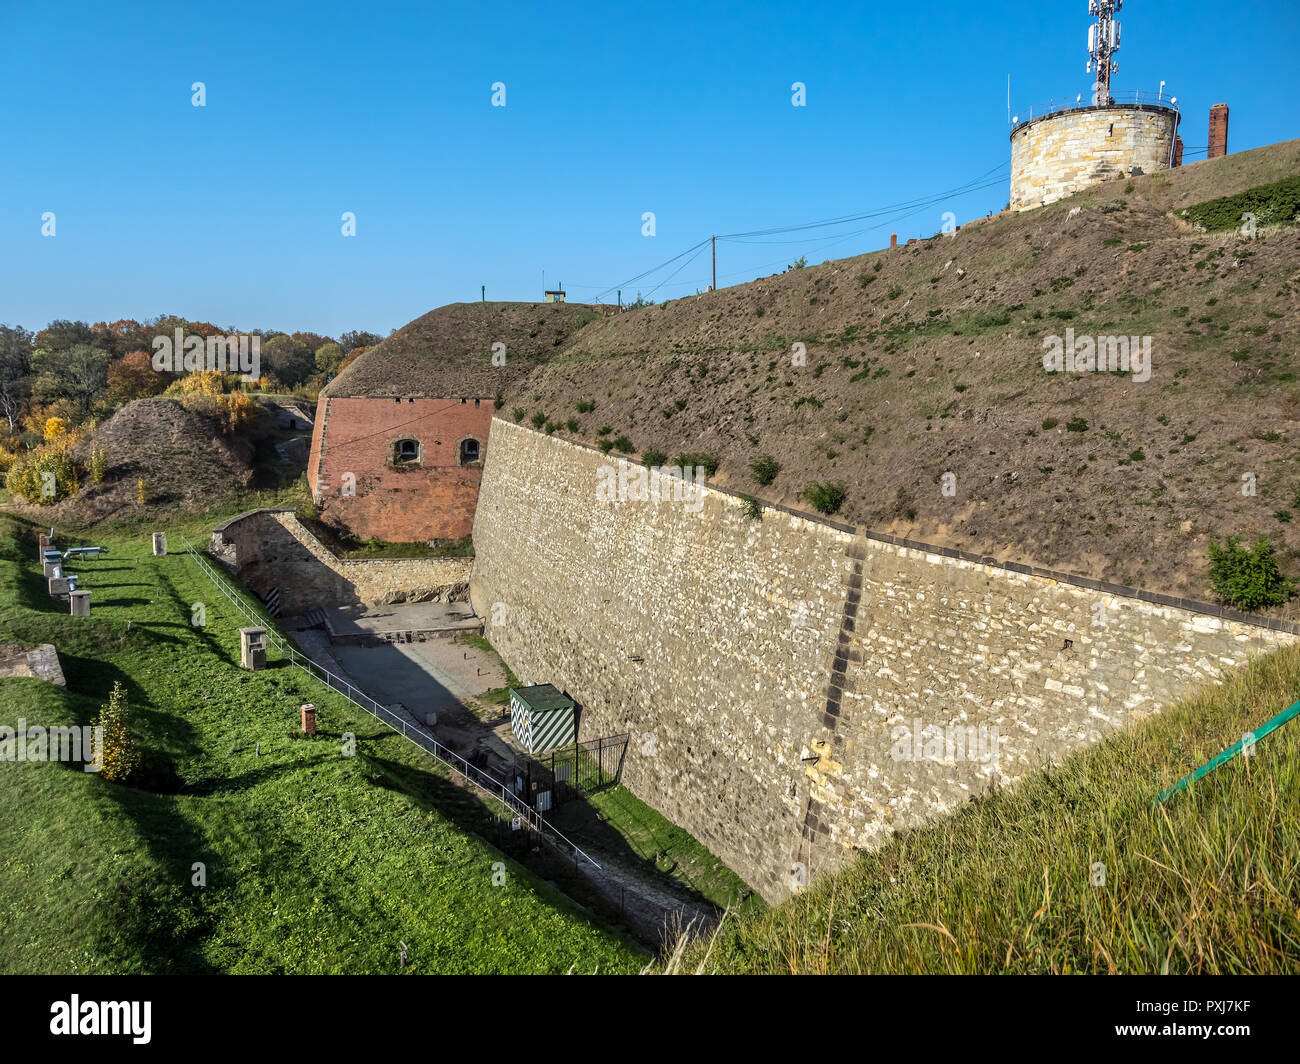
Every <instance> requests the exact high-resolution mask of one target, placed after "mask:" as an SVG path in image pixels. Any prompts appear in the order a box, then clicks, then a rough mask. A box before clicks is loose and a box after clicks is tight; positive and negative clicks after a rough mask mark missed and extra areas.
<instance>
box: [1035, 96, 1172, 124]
mask: <svg viewBox="0 0 1300 1064" xmlns="http://www.w3.org/2000/svg"><path fill="white" fill-rule="evenodd" d="M1174 99H1175V97H1173V96H1171V95H1169V93H1168V92H1147V91H1144V90H1141V89H1133V90H1130V91H1128V92H1113V93H1111V94H1110V103H1108V104H1105V105H1103V106H1106V107H1137V106H1142V107H1167V108H1168V109H1169V110H1171V111H1175V112H1178V111H1179V110H1180V109H1179V106H1178V104H1176V103H1175V102H1174ZM1096 106H1097V105H1096V104H1094V103H1093V102H1092V94H1091V93H1090V92H1085V93H1075V94H1074V95H1073V96H1072V95H1070V94H1069V93H1066V94H1065V95H1064V96H1062V97H1060V98H1059V99H1057V98H1053V99H1051V100H1049V101H1048V103H1047V105H1046V106H1042V105H1039V104H1034V105H1033V106H1031V107H1030V108H1029V113H1028V115H1026V114H1025V112H1024V111H1021V112H1020V114H1019V115H1018V116H1017V118H1018V119H1019V121H1016V122H1014V123H1013V124H1012V127H1011V129H1012V132H1014V131H1015V130H1017V129H1019V128H1020V127H1021V126H1027V125H1028V124H1029V123H1030V122H1032V121H1034V120H1035V119H1038V118H1042V117H1043V116H1045V115H1053V114H1058V113H1060V112H1061V111H1082V110H1089V109H1092V108H1095V107H1096Z"/></svg>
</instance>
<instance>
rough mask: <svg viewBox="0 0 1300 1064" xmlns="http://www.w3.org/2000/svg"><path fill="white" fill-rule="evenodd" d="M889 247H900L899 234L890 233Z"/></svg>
mask: <svg viewBox="0 0 1300 1064" xmlns="http://www.w3.org/2000/svg"><path fill="white" fill-rule="evenodd" d="M889 246H890V247H891V248H896V247H898V234H897V233H890V234H889Z"/></svg>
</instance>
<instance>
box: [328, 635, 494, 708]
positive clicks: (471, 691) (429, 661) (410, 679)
mask: <svg viewBox="0 0 1300 1064" xmlns="http://www.w3.org/2000/svg"><path fill="white" fill-rule="evenodd" d="M331 653H332V654H333V655H334V657H335V658H336V659H338V662H339V664H340V665H342V666H343V668H344V669H345V670H346V671H347V673H348V674H349V675H350V676H351V677H352V678H353V682H355V683H357V684H359V685H360V687H361V688H362V690H364V691H365V692H366V694H368V695H370V697H371V698H373V699H375V700H376V701H377V702H382V703H383V704H384V705H392V704H393V703H394V702H400V703H402V705H404V706H405V707H406V708H407V709H409V710H410V711H411V712H412V713H413V714H414V715H415V718H416V719H417V720H419V721H420V722H422V723H423V722H425V721H426V720H427V718H428V715H429V714H430V713H437V714H438V715H439V716H442V715H443V714H449V713H451V712H452V711H453V710H456V709H459V708H460V707H461V706H463V705H464V704H465V703H466V702H469V701H470V700H471V699H473V698H475V697H477V696H478V695H481V694H483V693H484V692H485V691H490V690H492V689H493V688H495V687H504V686H505V682H506V676H505V670H504V669H502V668H501V665H500V663H499V662H498V661H497V659H496V657H495V656H494V655H492V654H489V653H487V652H486V651H482V650H478V649H476V648H475V647H467V646H462V645H461V644H460V643H457V642H456V641H455V640H453V639H431V640H429V641H428V642H425V643H401V644H397V643H386V644H384V645H382V646H377V647H364V646H345V645H340V646H335V647H333V648H331Z"/></svg>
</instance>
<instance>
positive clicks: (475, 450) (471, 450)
mask: <svg viewBox="0 0 1300 1064" xmlns="http://www.w3.org/2000/svg"><path fill="white" fill-rule="evenodd" d="M478 459H479V443H478V440H476V439H474V437H473V436H470V437H467V438H466V439H463V440H461V441H460V464H461V465H470V464H472V463H474V462H477V461H478Z"/></svg>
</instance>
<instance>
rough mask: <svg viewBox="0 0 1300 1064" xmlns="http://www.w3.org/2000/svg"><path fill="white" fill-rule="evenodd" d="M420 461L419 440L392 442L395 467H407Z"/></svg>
mask: <svg viewBox="0 0 1300 1064" xmlns="http://www.w3.org/2000/svg"><path fill="white" fill-rule="evenodd" d="M419 460H420V441H419V440H394V441H393V462H394V464H395V465H408V464H410V463H413V462H418V461H419Z"/></svg>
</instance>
